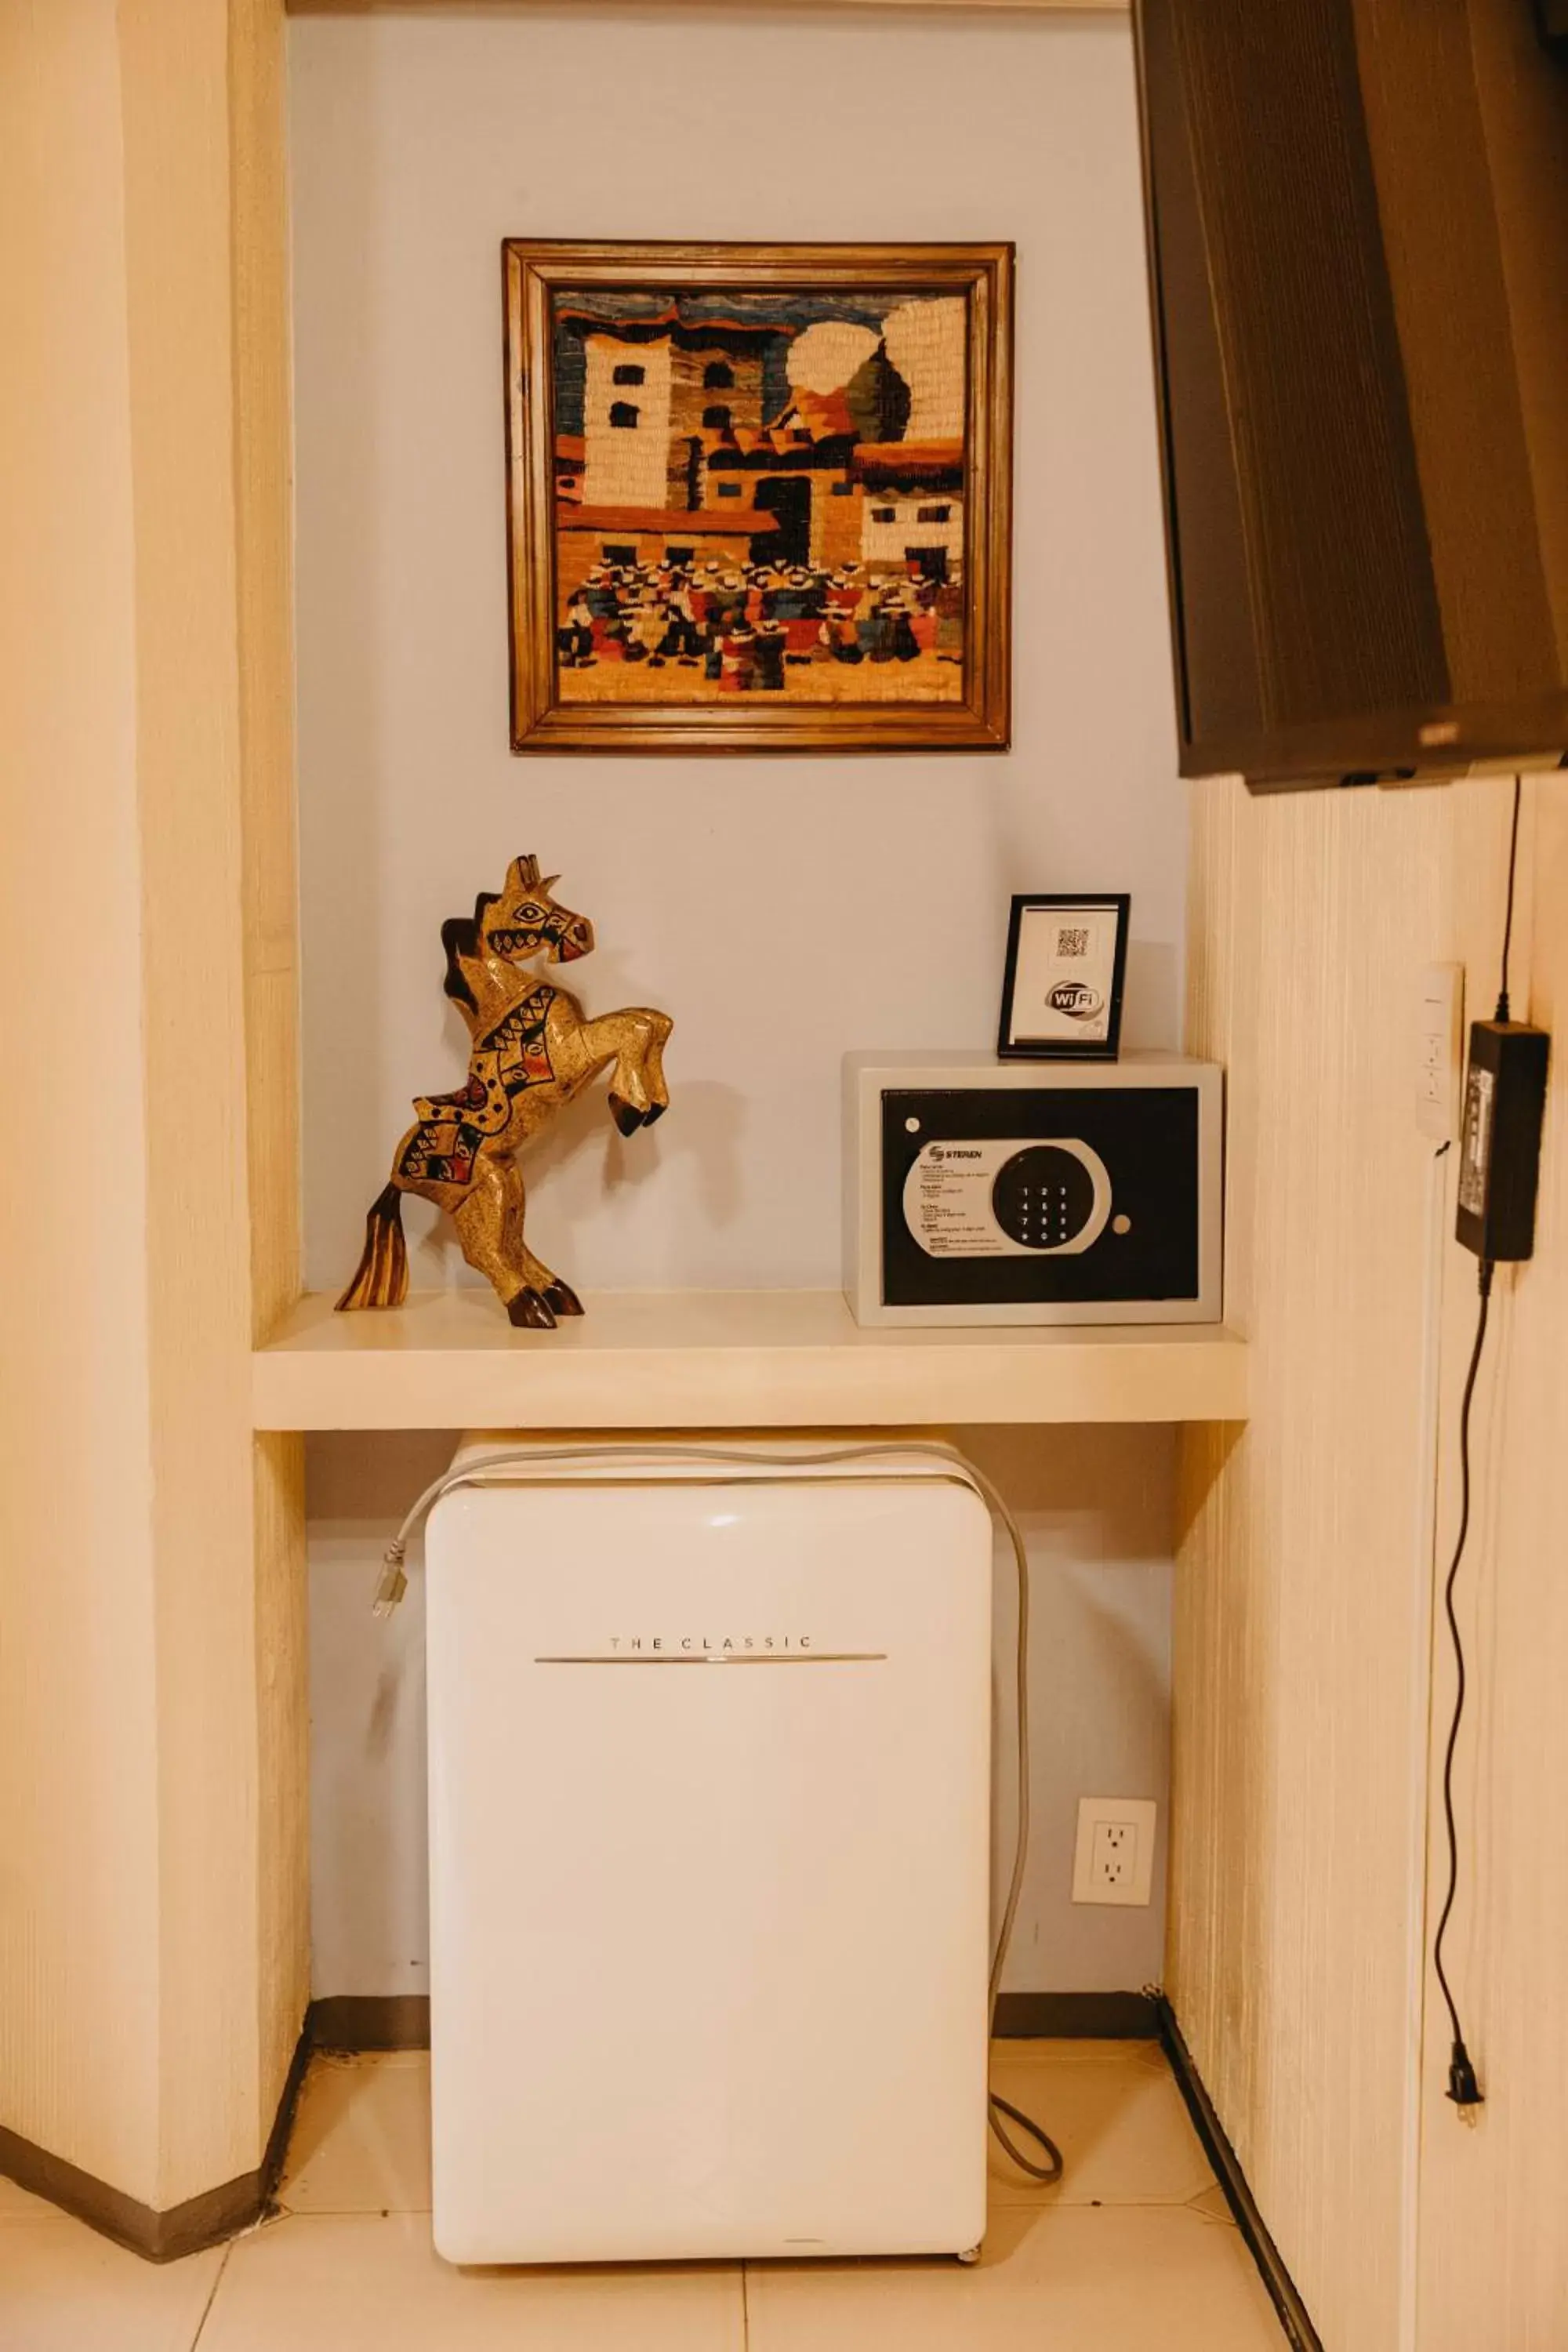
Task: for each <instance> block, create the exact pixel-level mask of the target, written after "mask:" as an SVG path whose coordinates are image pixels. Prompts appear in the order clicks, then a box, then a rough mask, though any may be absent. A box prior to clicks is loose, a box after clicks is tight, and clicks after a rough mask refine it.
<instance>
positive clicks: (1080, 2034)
mask: <svg viewBox="0 0 1568 2352" xmlns="http://www.w3.org/2000/svg"><path fill="white" fill-rule="evenodd" d="M1159 2031H1160V2021H1159V2018H1158V2017H1157V2015H1156V2014H1155V2010H1154V2004H1153V2002H1152V2000H1150V1998H1149V1995H1148V1994H1147V1993H1146V1992H1005V1993H1004V1994H1003V1995H1002V1997H1001V1999H1000V2000H998V2001H997V2003H996V2025H995V2032H996V2035H997V2038H998V2040H999V2041H1003V2042H1152V2041H1153V2040H1154V2039H1155V2038H1156V2037H1157V2035H1158V2033H1159Z"/></svg>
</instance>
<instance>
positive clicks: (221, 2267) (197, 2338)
mask: <svg viewBox="0 0 1568 2352" xmlns="http://www.w3.org/2000/svg"><path fill="white" fill-rule="evenodd" d="M234 2249H235V2240H234V2239H233V2238H230V2240H229V2241H228V2242H227V2244H226V2246H225V2248H224V2250H223V2260H222V2262H220V2263H219V2264H218V2266H217V2268H216V2271H215V2272H214V2273H213V2283H212V2290H211V2292H210V2294H208V2296H207V2299H206V2301H205V2303H204V2304H203V2305H202V2315H201V2317H200V2318H199V2319H198V2320H197V2322H196V2332H195V2335H194V2336H192V2338H191V2352H198V2347H199V2346H200V2344H201V2340H202V2337H203V2336H205V2334H206V2326H207V2322H208V2320H209V2319H210V2318H211V2317H212V2310H213V2305H214V2304H215V2303H216V2301H217V2291H218V2289H219V2287H220V2286H221V2285H222V2284H223V2282H224V2276H225V2273H226V2272H227V2269H228V2258H229V2256H230V2255H231V2254H232V2253H233V2252H234Z"/></svg>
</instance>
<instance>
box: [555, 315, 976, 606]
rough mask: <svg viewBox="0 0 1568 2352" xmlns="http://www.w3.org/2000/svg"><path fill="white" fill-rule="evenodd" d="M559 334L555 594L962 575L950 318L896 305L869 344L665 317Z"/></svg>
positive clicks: (846, 326) (813, 330)
mask: <svg viewBox="0 0 1568 2352" xmlns="http://www.w3.org/2000/svg"><path fill="white" fill-rule="evenodd" d="M558 324H559V326H560V329H561V331H562V332H563V335H564V337H565V344H566V351H567V363H568V364H569V365H570V367H571V368H572V369H573V370H574V384H575V385H577V386H580V395H581V422H582V432H581V434H580V435H575V434H574V435H563V436H561V437H560V438H559V439H558V441H557V443H556V449H555V472H556V483H557V516H558V524H559V530H560V533H561V539H560V549H561V580H560V585H561V587H562V589H563V591H566V590H569V589H570V588H571V587H572V586H573V585H574V584H575V583H577V582H578V581H581V580H583V579H584V578H585V577H586V576H587V574H588V572H589V571H590V570H591V569H592V568H593V566H594V565H595V564H612V565H614V564H616V563H629V562H638V563H647V562H684V561H711V560H716V559H720V558H721V559H722V560H726V561H729V560H737V559H738V560H741V561H746V560H752V561H756V562H773V563H776V564H782V565H788V566H793V565H811V566H813V567H815V568H816V569H817V570H824V571H831V570H834V569H836V568H837V567H838V566H841V565H847V564H853V563H865V564H866V565H867V566H868V569H869V570H870V571H871V572H874V573H878V574H888V573H891V572H900V573H902V572H908V571H909V570H910V569H911V568H912V569H914V570H916V571H919V572H924V573H925V574H926V575H927V576H928V577H931V578H938V579H956V578H958V577H960V576H961V574H962V571H963V423H964V419H963V399H964V332H965V329H964V315H963V303H962V302H957V301H950V300H947V299H941V298H935V299H933V298H930V297H923V298H920V299H913V300H910V301H908V302H904V303H900V304H897V305H895V306H894V308H893V309H892V310H889V313H888V314H887V318H886V320H885V322H884V330H883V332H882V333H881V334H879V332H878V331H877V330H876V329H875V328H871V327H868V326H865V325H861V324H856V323H853V322H849V321H842V320H826V321H822V322H819V323H817V324H815V325H813V326H810V327H807V328H805V329H804V330H800V331H797V330H796V329H795V328H794V327H792V326H789V325H782V324H779V323H777V322H776V321H773V322H769V323H766V324H757V323H755V322H753V321H750V320H746V319H744V318H722V317H715V318H708V319H697V320H693V319H691V318H690V317H689V316H688V317H686V318H681V317H679V316H678V314H677V312H676V310H674V308H673V307H671V308H670V309H669V310H665V311H662V312H659V313H657V314H649V315H647V316H642V317H629V318H627V319H625V320H616V322H615V323H614V324H608V323H605V321H604V320H603V319H602V317H599V316H596V315H595V314H594V313H592V312H591V311H588V310H584V311H583V312H581V313H578V314H576V315H575V316H574V315H573V314H572V313H571V312H570V311H567V312H566V313H565V314H563V317H562V318H561V320H559V321H558ZM560 364H561V362H558V366H559V365H560ZM770 406H771V407H772V410H773V414H772V415H769V409H770ZM567 413H568V415H569V416H571V415H573V404H571V403H569V404H568V411H567ZM917 426H918V427H919V428H920V429H919V430H918V431H917V429H916V428H917ZM633 550H635V553H634V552H632V551H633Z"/></svg>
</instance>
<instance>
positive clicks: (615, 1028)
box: [338, 857, 675, 1330]
mask: <svg viewBox="0 0 1568 2352" xmlns="http://www.w3.org/2000/svg"><path fill="white" fill-rule="evenodd" d="M557 879H558V877H556V876H554V875H551V876H550V877H548V878H546V879H545V880H541V879H540V873H539V860H538V858H537V857H514V858H513V859H512V862H511V864H510V866H509V867H508V868H507V877H506V885H505V887H504V888H503V889H502V890H500V892H495V891H482V892H481V893H480V895H479V898H477V899H476V901H475V903H474V911H473V915H472V918H471V919H470V918H469V917H468V916H454V917H453V919H451V920H450V921H449V922H446V923H443V924H442V926H441V944H442V946H443V947H444V948H445V949H446V950H447V975H446V979H445V981H444V982H443V983H442V985H443V986H444V987H445V989H446V992H447V995H448V996H449V997H450V998H451V1000H452V1002H453V1003H454V1004H456V1006H457V1007H458V1011H459V1012H460V1013H461V1014H462V1016H463V1019H464V1020H465V1021H466V1022H467V1024H468V1034H469V1037H470V1039H471V1040H472V1043H471V1045H470V1047H469V1052H468V1084H467V1085H466V1086H464V1087H459V1088H458V1091H457V1092H456V1093H455V1094H449V1095H430V1096H427V1097H426V1096H423V1095H422V1096H419V1097H416V1101H415V1105H414V1114H415V1124H414V1125H413V1126H412V1127H411V1128H410V1129H409V1130H408V1132H407V1134H406V1135H405V1137H404V1139H403V1140H402V1142H401V1143H400V1144H399V1145H398V1147H397V1150H396V1153H395V1156H394V1159H393V1163H392V1177H391V1181H389V1183H388V1184H387V1186H386V1188H385V1190H384V1192H381V1193H380V1194H379V1195H378V1196H377V1198H376V1200H375V1202H374V1205H373V1206H372V1208H371V1212H370V1214H369V1216H368V1217H367V1218H366V1219H365V1238H364V1252H363V1255H362V1257H361V1259H360V1262H359V1265H357V1267H356V1268H355V1270H354V1276H353V1281H352V1282H351V1283H350V1284H349V1286H348V1288H347V1289H346V1290H345V1291H344V1293H343V1295H342V1297H341V1298H340V1299H339V1301H338V1307H339V1308H340V1310H342V1309H344V1308H351V1307H399V1306H401V1305H402V1303H403V1300H404V1299H405V1297H406V1296H407V1292H408V1252H407V1248H406V1245H405V1242H404V1238H403V1202H402V1195H403V1194H404V1193H405V1192H417V1193H418V1194H419V1195H420V1197H421V1198H422V1199H423V1200H426V1201H434V1202H435V1203H436V1205H437V1208H438V1209H445V1210H446V1211H447V1213H448V1214H449V1215H450V1217H451V1219H452V1222H453V1223H454V1224H455V1225H456V1226H457V1229H458V1241H459V1242H460V1243H461V1244H462V1250H463V1255H464V1256H465V1257H466V1258H467V1259H468V1264H469V1265H471V1266H474V1267H475V1268H477V1270H478V1271H479V1273H480V1274H482V1275H484V1276H487V1277H488V1279H489V1281H490V1282H491V1283H492V1284H493V1285H494V1286H495V1288H496V1291H497V1293H498V1294H499V1296H500V1301H501V1304H502V1305H503V1306H504V1307H505V1308H506V1311H507V1314H508V1316H509V1317H510V1319H511V1321H512V1322H513V1323H515V1324H518V1325H520V1326H526V1327H532V1328H537V1329H541V1330H552V1329H553V1328H554V1326H555V1321H556V1318H557V1317H558V1316H562V1315H581V1314H582V1312H583V1302H582V1300H581V1299H580V1298H579V1297H577V1294H576V1292H575V1291H574V1289H573V1288H572V1287H571V1286H570V1284H568V1283H564V1282H563V1281H562V1279H561V1277H560V1276H559V1275H558V1274H552V1273H551V1271H550V1268H549V1267H548V1266H547V1265H543V1264H542V1261H541V1260H540V1259H538V1258H536V1257H535V1256H534V1255H533V1252H532V1251H531V1249H530V1248H529V1246H528V1244H527V1243H526V1242H525V1241H524V1240H523V1237H522V1220H523V1210H524V1206H525V1202H524V1194H523V1189H522V1178H521V1175H520V1174H519V1173H518V1170H517V1164H516V1161H515V1160H514V1159H513V1157H512V1155H513V1153H514V1152H516V1151H517V1150H520V1149H521V1146H522V1145H523V1144H525V1143H527V1142H528V1141H529V1140H530V1139H531V1137H533V1136H535V1135H537V1134H538V1133H539V1131H540V1129H541V1128H542V1127H544V1126H546V1125H547V1124H548V1122H549V1121H550V1120H551V1119H552V1118H554V1116H555V1114H556V1112H557V1111H558V1110H559V1109H560V1108H561V1107H562V1105H563V1103H568V1102H570V1101H571V1099H572V1097H573V1096H574V1095H577V1094H581V1092H582V1090H583V1088H584V1087H585V1086H587V1085H588V1084H589V1083H590V1082H591V1081H592V1080H593V1079H594V1078H595V1077H597V1076H598V1074H599V1072H600V1071H601V1070H604V1069H610V1068H611V1067H612V1066H613V1074H612V1076H611V1079H610V1115H611V1117H612V1118H614V1120H615V1122H616V1126H617V1127H618V1128H619V1129H620V1130H621V1133H622V1134H623V1135H631V1134H634V1133H635V1132H636V1130H637V1129H638V1128H639V1127H651V1126H652V1125H653V1122H654V1120H655V1119H656V1118H660V1117H662V1115H663V1113H664V1112H665V1110H666V1109H667V1108H668V1104H669V1091H668V1087H666V1085H665V1083H664V1065H663V1060H662V1058H661V1057H662V1055H663V1051H664V1044H665V1040H666V1038H667V1037H668V1035H669V1033H670V1030H671V1029H672V1028H673V1027H674V1025H675V1024H673V1022H672V1021H671V1020H670V1018H669V1015H668V1013H655V1012H652V1011H650V1010H649V1009H648V1008H647V1006H643V1005H638V1006H634V1007H631V1008H629V1009H628V1010H626V1012H622V1013H604V1014H602V1015H601V1016H600V1018H599V1019H598V1020H596V1021H590V1020H588V1019H587V1018H586V1017H585V1015H584V1011H583V1008H582V1006H581V1005H580V1004H579V1003H578V1002H577V1000H576V998H575V997H574V996H570V995H568V994H567V992H566V991H565V990H564V989H563V988H557V987H556V986H555V985H554V983H553V982H552V981H548V980H546V979H544V978H543V977H542V974H541V973H540V972H539V971H537V970H535V971H526V970H524V969H523V967H524V966H525V965H526V964H527V963H528V961H529V960H530V959H531V957H534V956H537V955H539V954H541V953H542V954H543V956H544V958H545V960H546V961H547V962H550V963H571V962H572V961H574V960H575V958H576V957H578V956H584V955H586V954H587V953H588V952H589V950H590V949H591V948H592V947H593V944H594V927H593V925H592V924H591V923H590V922H589V920H588V919H587V917H586V916H585V915H574V914H573V912H572V911H571V909H570V908H567V907H563V906H559V905H558V904H557V903H556V901H555V899H554V898H552V895H551V893H552V890H553V888H554V887H555V883H556V880H557Z"/></svg>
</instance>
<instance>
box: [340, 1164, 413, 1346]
mask: <svg viewBox="0 0 1568 2352" xmlns="http://www.w3.org/2000/svg"><path fill="white" fill-rule="evenodd" d="M407 1296H408V1246H407V1244H406V1243H405V1240H404V1238H403V1195H402V1193H401V1192H400V1191H399V1190H398V1188H397V1186H396V1185H395V1184H388V1185H387V1186H386V1188H385V1190H384V1191H383V1192H378V1193H377V1194H376V1196H375V1199H374V1201H373V1202H371V1206H370V1214H369V1215H368V1216H367V1217H366V1219H365V1221H364V1248H363V1251H362V1253H361V1255H360V1262H359V1264H358V1265H356V1266H355V1268H354V1273H353V1281H352V1282H351V1283H350V1284H349V1286H348V1288H347V1289H346V1290H345V1291H344V1293H343V1295H342V1297H341V1298H340V1299H339V1301H338V1304H337V1310H336V1311H337V1312H338V1313H339V1314H340V1315H342V1314H344V1313H346V1312H348V1311H349V1310H350V1309H352V1308H353V1307H401V1306H402V1304H403V1302H404V1300H405V1298H406V1297H407Z"/></svg>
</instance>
